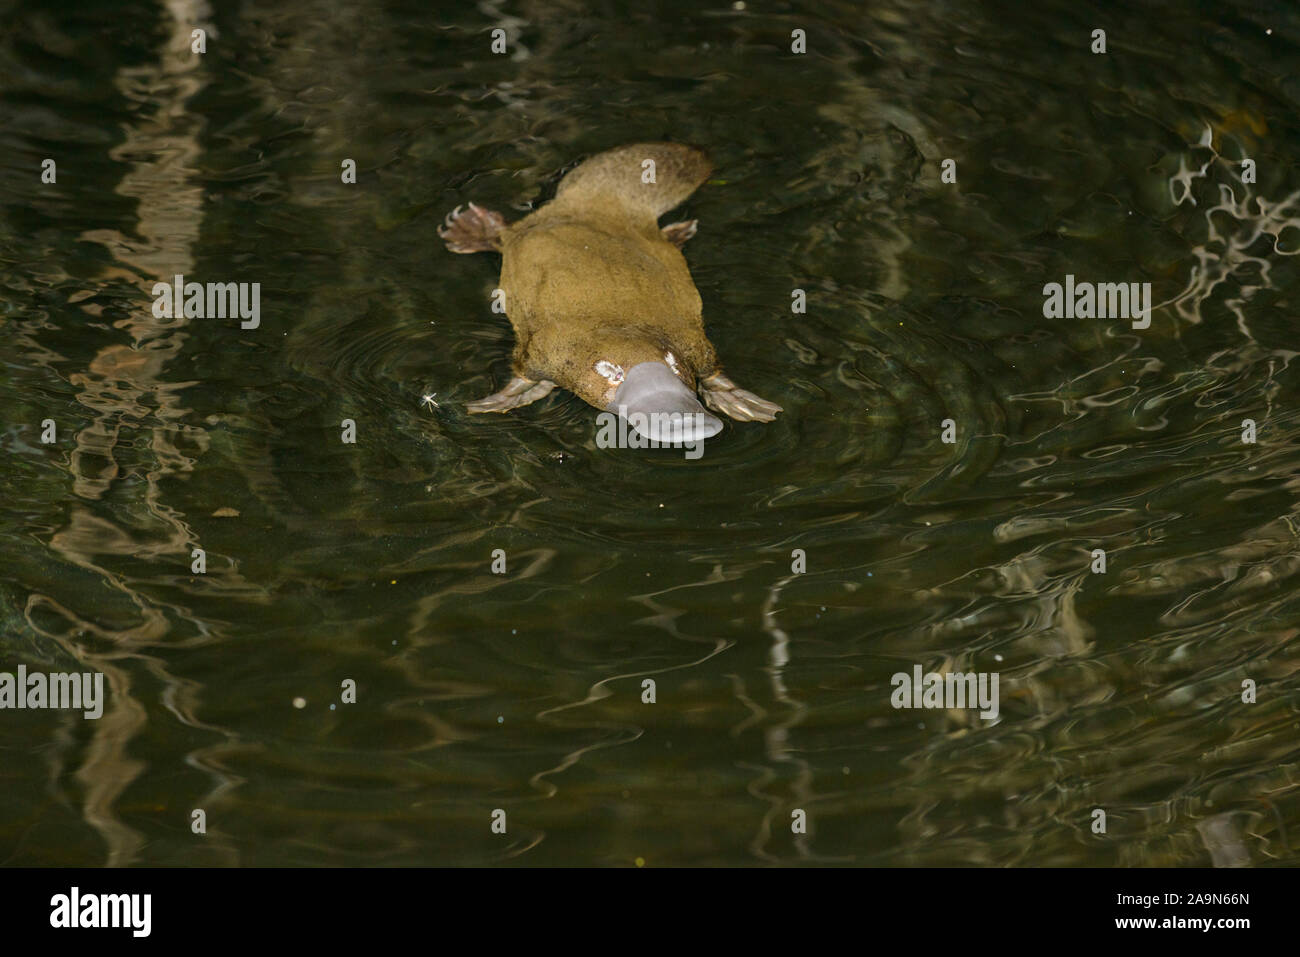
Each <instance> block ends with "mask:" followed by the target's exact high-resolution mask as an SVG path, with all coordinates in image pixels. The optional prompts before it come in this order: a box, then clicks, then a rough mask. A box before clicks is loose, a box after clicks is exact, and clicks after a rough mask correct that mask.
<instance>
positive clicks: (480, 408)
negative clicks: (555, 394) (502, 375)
mask: <svg viewBox="0 0 1300 957" xmlns="http://www.w3.org/2000/svg"><path fill="white" fill-rule="evenodd" d="M554 388H555V383H554V382H551V381H550V380H549V379H542V380H540V381H538V380H535V379H525V378H524V377H523V376H515V377H514V378H513V379H511V380H510V381H509V382H508V383H507V384H506V387H505V388H504V389H502V390H501V391H500V392H493V393H492V394H491V395H489V396H486V397H484V398H482V399H477V400H475V401H474V402H467V403H465V408H466V409H468V410H469V411H470V412H471V413H476V412H509V411H510V410H511V409H517V408H519V407H520V406H521V405H528V403H530V402H536V401H537V400H538V399H541V398H544V397H546V396H548V395H550V393H551V390H552V389H554Z"/></svg>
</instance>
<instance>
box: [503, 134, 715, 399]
mask: <svg viewBox="0 0 1300 957" xmlns="http://www.w3.org/2000/svg"><path fill="white" fill-rule="evenodd" d="M645 159H653V160H654V161H655V172H656V180H657V182H656V183H654V184H643V183H642V182H641V171H642V161H643V160H645ZM709 172H710V166H709V162H708V160H707V159H706V158H705V157H704V155H703V154H702V153H700V152H699V151H698V150H694V149H692V148H690V147H687V146H680V145H677V144H672V143H654V144H636V145H632V146H624V147H620V148H619V149H615V150H610V151H609V152H606V153H601V154H600V155H598V156H595V157H593V158H592V159H590V160H588V161H587V162H585V163H583V164H582V165H581V166H579V167H577V168H576V169H574V170H573V171H572V172H570V173H569V174H568V175H567V176H566V177H565V178H564V180H563V182H561V184H560V187H559V190H558V191H557V193H556V197H555V199H554V200H553V201H552V202H550V203H548V204H546V205H545V206H543V207H541V208H540V209H538V210H537V211H536V212H534V213H532V214H531V215H529V216H526V217H525V218H524V219H521V220H520V221H519V222H517V223H515V224H513V225H511V226H508V227H506V228H505V229H504V230H503V231H502V232H501V234H500V243H501V253H502V264H501V281H500V285H501V289H502V290H503V291H504V292H505V307H506V315H507V316H508V317H509V319H510V323H511V325H512V326H513V327H514V330H515V335H516V337H517V342H516V345H515V355H514V365H515V372H516V374H517V375H520V376H523V377H526V378H528V379H533V380H543V379H549V380H550V381H552V382H554V383H555V384H556V385H558V386H560V387H561V388H564V389H568V390H569V391H571V392H573V393H575V394H576V395H578V396H579V397H580V398H581V399H583V400H584V401H586V402H587V403H589V404H590V405H593V406H596V407H597V408H602V409H603V408H605V407H606V406H607V405H608V404H609V402H610V401H611V400H612V399H613V393H614V391H615V390H616V388H617V383H613V382H611V381H610V380H609V379H607V378H606V377H604V376H602V375H600V374H599V373H598V372H597V371H596V365H597V363H599V362H601V361H602V360H603V361H604V362H608V363H610V364H612V365H616V366H619V367H621V368H622V369H623V370H627V369H631V368H632V367H633V366H635V365H637V364H638V363H641V362H651V361H656V362H663V361H664V360H665V353H671V354H672V355H673V357H674V359H675V361H676V365H677V370H678V374H679V376H680V378H681V379H682V380H683V381H684V382H685V383H686V385H687V386H688V387H689V388H691V389H692V390H694V389H695V388H696V382H697V378H702V377H704V376H707V375H709V374H711V373H713V372H714V371H716V368H717V358H716V355H715V353H714V351H713V346H712V345H711V344H710V343H709V340H708V338H707V337H706V336H705V334H704V322H703V316H702V304H701V302H700V294H699V292H697V291H696V288H695V283H694V281H693V280H692V279H691V274H690V270H689V269H687V266H686V260H685V259H684V258H683V257H682V254H681V252H680V251H679V250H678V249H677V247H676V246H675V245H673V243H671V242H669V241H668V240H667V239H665V238H664V236H663V234H662V233H661V232H660V229H659V225H658V222H657V219H658V217H659V216H660V215H662V214H663V213H665V212H667V211H668V210H670V209H672V208H673V207H674V206H676V205H678V204H679V203H681V202H682V201H683V200H685V199H686V197H688V196H689V195H690V194H691V193H692V192H694V191H695V189H696V187H698V186H699V184H700V183H702V182H703V181H704V179H705V178H706V177H707V176H708V175H709Z"/></svg>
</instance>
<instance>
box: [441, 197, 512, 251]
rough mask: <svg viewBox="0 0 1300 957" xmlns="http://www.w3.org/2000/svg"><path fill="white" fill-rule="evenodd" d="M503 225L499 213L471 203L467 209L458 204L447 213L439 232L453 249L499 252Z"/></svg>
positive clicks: (503, 222)
mask: <svg viewBox="0 0 1300 957" xmlns="http://www.w3.org/2000/svg"><path fill="white" fill-rule="evenodd" d="M505 228H506V221H505V218H504V217H503V216H502V215H501V214H500V213H497V212H493V211H492V210H490V209H484V208H483V207H482V206H478V205H476V204H474V203H470V204H469V207H468V208H466V209H462V208H461V207H460V206H457V207H456V208H455V209H453V210H452V211H451V212H450V213H448V214H447V218H446V219H445V220H444V221H443V224H442V225H441V226H439V227H438V235H439V236H440V237H442V239H443V240H445V241H446V243H447V248H448V249H450V250H451V251H452V252H454V253H485V252H500V251H501V230H503V229H505Z"/></svg>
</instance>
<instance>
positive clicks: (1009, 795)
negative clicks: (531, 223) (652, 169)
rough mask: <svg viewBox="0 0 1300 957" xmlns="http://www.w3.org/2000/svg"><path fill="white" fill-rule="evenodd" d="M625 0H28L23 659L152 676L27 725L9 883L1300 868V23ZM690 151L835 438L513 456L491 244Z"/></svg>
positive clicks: (1223, 14)
mask: <svg viewBox="0 0 1300 957" xmlns="http://www.w3.org/2000/svg"><path fill="white" fill-rule="evenodd" d="M595 6H596V9H594V10H593V9H591V5H587V4H577V3H569V2H547V3H504V2H482V3H479V4H477V5H476V6H471V5H456V4H443V5H434V6H432V7H431V5H430V4H428V3H427V2H414V0H411V2H397V0H388V2H382V0H355V2H349V3H346V4H337V3H333V2H326V0H290V2H270V0H267V2H241V3H230V4H225V3H223V4H220V5H219V6H218V8H217V9H215V10H213V9H209V8H208V7H207V5H206V4H205V3H203V2H202V0H173V2H168V3H160V2H158V3H155V2H111V3H110V2H106V0H104V2H80V3H58V4H55V3H44V2H36V3H31V2H3V3H0V113H2V114H3V117H4V121H3V124H2V125H0V167H2V168H3V176H0V355H2V356H3V365H2V366H0V409H3V412H4V414H3V420H2V421H0V446H2V447H3V452H2V453H0V462H2V463H3V470H4V480H5V481H4V488H5V494H4V496H3V498H0V670H4V669H9V670H12V669H13V667H15V666H16V665H17V664H20V663H21V664H25V665H26V666H27V667H28V668H29V669H33V670H36V669H40V670H46V671H96V672H102V673H104V675H105V680H106V684H107V685H108V688H109V693H108V701H107V704H106V708H105V713H104V716H103V717H102V718H101V719H99V720H98V721H86V720H83V719H82V718H81V717H80V715H74V714H69V713H66V712H53V711H44V712H39V711H4V712H0V754H2V755H3V757H2V758H0V862H3V863H5V864H10V865H32V864H55V865H63V864H68V865H72V864H76V865H100V864H109V865H185V866H189V865H246V866H247V865H253V866H256V865H320V864H328V865H416V864H494V863H516V862H517V863H522V864H531V865H557V864H590V865H614V866H634V865H635V864H636V863H637V862H638V861H639V862H640V863H643V864H644V865H646V866H660V865H673V864H692V865H719V864H752V863H775V864H800V863H851V864H858V865H894V866H897V865H923V864H948V865H1083V866H1105V865H1139V866H1148V865H1202V866H1207V865H1209V864H1211V863H1229V862H1237V863H1241V862H1249V863H1253V864H1255V865H1260V866H1264V865H1279V864H1292V865H1294V864H1296V863H1300V852H1298V851H1297V849H1296V848H1297V845H1298V844H1300V748H1298V742H1300V714H1298V713H1297V701H1298V700H1300V698H1298V697H1297V691H1300V642H1298V641H1297V635H1298V634H1300V600H1298V599H1297V597H1296V594H1295V592H1293V591H1292V589H1293V588H1294V587H1295V584H1296V575H1297V573H1298V572H1300V550H1298V549H1297V544H1298V535H1300V533H1298V528H1300V516H1298V515H1297V508H1298V496H1300V411H1298V406H1297V402H1296V399H1297V387H1298V385H1300V382H1298V381H1297V376H1298V372H1297V369H1296V368H1293V367H1292V365H1291V362H1292V361H1293V360H1294V358H1295V357H1296V354H1297V352H1296V343H1297V341H1298V339H1297V334H1296V307H1295V302H1296V297H1297V295H1300V287H1298V281H1300V273H1298V272H1297V268H1296V266H1297V260H1296V259H1295V258H1294V255H1293V254H1294V253H1295V252H1296V251H1297V249H1300V231H1297V227H1300V166H1298V165H1297V162H1296V158H1295V157H1296V156H1297V148H1298V147H1300V128H1298V127H1297V117H1300V71H1297V63H1300V57H1298V50H1297V38H1298V37H1300V12H1297V11H1296V9H1295V8H1294V6H1293V5H1291V4H1287V3H1282V2H1276V3H1258V4H1256V3H1252V4H1232V3H1226V4H1225V3H1216V4H1208V3H1207V4H1191V3H1186V2H1176V3H1175V2H1171V3H1156V2H1144V3H1131V4H1125V5H1113V6H1112V5H1106V8H1105V9H1104V11H1103V10H1101V9H1099V8H1094V7H1093V5H1090V4H1079V3H1074V2H1066V0H1045V2H1041V3H1035V4H1032V5H1028V6H1026V5H1024V4H1021V3H1011V2H987V3H979V4H975V3H970V4H950V3H939V2H927V3H901V2H897V0H895V2H892V3H885V4H877V3H873V4H870V5H867V6H868V7H869V9H868V10H864V9H862V7H863V6H864V5H862V4H857V3H851V2H842V3H840V2H824V3H813V4H760V3H753V4H750V5H749V6H748V7H744V8H740V9H738V8H737V7H738V6H741V5H737V6H733V5H731V4H727V3H723V4H715V5H712V6H705V7H700V6H699V5H697V4H694V3H685V2H671V3H655V4H614V3H609V4H599V5H595ZM196 24H198V25H203V26H205V27H206V29H207V30H208V37H207V52H206V53H204V54H202V55H196V54H194V53H192V52H191V51H190V42H191V40H190V37H191V30H192V29H193V27H194V26H195V25H196ZM1099 27H1100V28H1104V29H1105V30H1106V31H1107V47H1108V49H1107V52H1106V53H1105V54H1094V53H1092V52H1090V49H1089V47H1090V45H1091V42H1092V41H1091V34H1092V31H1093V30H1094V29H1096V28H1099ZM495 28H500V29H503V30H505V31H506V34H507V36H508V38H509V40H510V48H509V49H510V52H509V53H508V54H507V55H503V56H497V55H493V54H492V53H491V52H490V43H491V36H490V31H491V30H493V29H495ZM796 29H801V30H804V31H806V35H807V44H808V52H807V53H806V54H803V55H799V54H795V53H792V52H791V49H790V43H791V40H790V36H791V31H793V30H796ZM1270 31H1271V32H1270ZM665 138H668V139H673V140H677V141H683V142H689V143H693V144H697V145H699V146H702V147H704V148H706V149H707V150H708V152H709V153H710V155H711V156H712V158H713V160H714V162H715V165H716V168H717V169H716V172H715V174H714V177H713V178H712V180H711V181H710V182H709V183H708V184H706V186H705V187H704V188H703V189H702V190H701V191H700V192H698V193H697V194H696V195H695V196H694V197H692V198H691V199H690V200H689V201H688V202H687V204H686V205H685V207H683V210H682V212H681V213H680V214H678V215H676V216H674V217H672V218H684V217H689V218H696V217H698V218H699V220H700V224H701V228H700V232H699V235H698V236H696V237H695V238H694V239H692V240H691V241H690V243H689V244H688V245H687V247H686V249H685V255H686V257H687V260H688V262H689V264H690V266H691V269H692V271H693V274H694V276H695V279H696V282H697V284H698V286H699V289H700V293H701V296H702V298H703V301H704V306H705V319H706V324H707V326H708V329H709V332H710V335H711V338H712V340H713V342H714V344H715V345H716V347H717V349H718V352H719V354H720V355H721V356H722V357H723V360H724V361H725V363H726V367H727V369H728V371H729V373H730V374H731V375H732V377H733V378H734V379H736V381H737V382H738V383H740V384H741V385H743V386H745V387H747V388H750V389H752V390H753V391H755V392H758V393H759V394H761V395H763V396H764V397H767V398H770V399H773V400H775V401H777V402H779V403H780V404H781V405H783V406H784V408H785V410H786V411H785V412H784V413H783V414H782V415H781V416H779V417H778V419H777V421H776V422H775V423H773V424H771V425H767V426H759V425H752V424H750V425H743V424H742V425H729V426H728V428H727V430H726V431H725V432H724V433H723V435H722V436H720V437H719V438H718V439H716V440H712V441H711V442H710V443H709V444H708V445H707V449H706V453H705V455H704V456H703V458H702V459H700V460H699V461H693V462H692V461H687V460H685V459H684V458H683V457H682V456H681V455H680V454H674V453H671V452H669V451H666V450H665V451H651V452H646V451H642V452H635V451H631V450H622V451H620V450H606V449H599V448H597V447H596V445H595V441H594V440H595V421H594V414H593V410H591V409H590V408H589V407H587V406H585V405H584V404H583V403H582V402H580V401H579V400H578V399H576V398H574V397H572V396H569V395H567V394H564V393H559V392H557V393H554V394H553V395H552V396H551V397H549V398H547V399H546V400H544V401H542V402H539V403H537V404H535V405H533V406H530V407H528V408H526V409H521V410H518V411H517V412H514V413H512V414H510V415H508V416H491V417H487V416H475V417H471V416H469V415H467V414H466V413H465V411H464V408H463V404H464V403H465V402H466V401H469V400H472V399H475V398H479V397H481V396H483V395H485V394H487V393H488V392H491V391H494V390H495V389H497V388H499V387H500V386H501V385H502V384H503V383H504V382H505V380H506V378H507V377H508V376H509V364H510V359H509V357H510V349H511V345H512V337H511V333H510V330H509V326H508V325H507V323H506V322H505V321H504V320H503V319H502V317H500V316H498V315H494V314H493V313H492V312H491V309H490V303H491V299H490V296H491V291H492V289H493V288H494V286H495V285H496V281H497V270H498V268H499V265H498V261H497V260H496V259H495V258H494V257H492V256H487V255H481V256H473V257H470V256H454V255H452V254H450V253H448V252H447V251H446V250H445V249H443V247H442V245H441V243H440V242H439V241H438V240H437V237H436V235H435V232H434V230H435V227H436V225H437V224H438V223H439V222H441V220H442V217H443V216H444V215H445V214H446V213H447V212H448V211H449V210H450V209H452V208H453V207H455V206H456V205H457V204H460V203H463V202H466V201H468V200H471V199H472V200H474V201H476V202H478V203H481V204H483V205H486V206H489V207H492V208H495V209H499V210H501V211H502V212H504V213H505V214H506V215H507V217H508V218H512V219H513V218H516V217H518V216H521V215H524V214H525V213H526V211H527V210H528V209H530V208H532V207H533V206H535V205H536V204H538V203H540V202H543V201H545V200H546V199H547V198H548V197H549V196H550V195H552V194H553V192H554V188H555V184H556V182H557V181H558V179H559V176H560V175H561V174H562V172H563V171H564V170H565V169H567V168H568V167H570V166H571V165H572V164H573V163H574V162H576V161H577V160H579V159H580V158H582V157H583V156H586V155H590V154H592V153H595V152H598V151H600V150H603V149H607V148H609V147H612V146H617V145H620V144H623V143H627V142H636V141H644V140H658V139H665ZM1245 157H1249V158H1252V159H1253V160H1254V161H1255V163H1256V166H1257V173H1256V177H1255V179H1256V181H1255V182H1253V183H1248V182H1243V167H1242V164H1241V162H1240V161H1241V160H1242V159H1243V158H1245ZM45 158H54V159H55V160H56V163H57V182H56V183H55V184H42V183H41V182H40V169H41V161H42V160H43V159H45ZM347 158H350V159H353V160H355V162H356V164H357V170H358V175H357V182H356V184H355V185H345V184H343V183H342V182H341V181H340V164H341V162H342V161H343V160H344V159H347ZM945 159H954V160H955V161H956V173H957V181H956V183H944V182H942V178H941V171H942V164H943V161H944V160H945ZM177 273H181V274H184V275H185V276H186V277H187V278H191V279H196V280H198V281H220V282H232V281H233V282H258V283H260V284H261V287H260V288H261V324H260V326H259V327H258V328H257V329H255V330H243V329H240V328H239V323H238V322H237V321H234V320H221V319H197V318H190V319H185V318H180V319H158V318H155V317H154V316H153V314H152V311H151V304H152V297H151V295H150V290H151V288H152V286H153V284H154V283H155V282H157V281H159V280H164V281H166V280H169V279H170V278H171V277H172V276H173V275H175V274H177ZM1067 274H1071V275H1074V276H1076V277H1078V278H1079V279H1081V280H1091V281H1098V282H1149V283H1151V286H1152V294H1153V296H1154V300H1155V302H1156V303H1157V304H1158V305H1157V308H1156V309H1155V310H1154V312H1153V314H1152V321H1151V325H1150V328H1148V329H1145V330H1135V329H1133V328H1132V327H1131V324H1130V323H1129V322H1127V321H1122V320H1113V319H1112V320H1101V319H1073V320H1063V319H1047V318H1044V315H1043V295H1042V289H1043V286H1044V284H1045V283H1048V282H1062V281H1064V277H1065V276H1066V275H1067ZM794 289H802V290H804V291H805V293H806V295H807V303H808V306H807V312H806V313H805V314H794V313H792V311H791V295H792V290H794ZM424 396H430V397H431V399H430V401H429V402H424V401H422V398H423V397H424ZM46 419H53V420H54V422H55V423H56V426H57V440H56V441H55V442H54V443H52V444H44V443H42V441H41V432H42V422H43V421H44V420H46ZM344 419H351V420H353V421H354V422H355V423H356V427H357V441H356V443H355V444H354V445H348V444H344V443H343V442H342V441H341V440H340V434H341V423H342V421H343V420H344ZM946 419H951V420H952V421H953V423H954V424H955V426H956V438H957V440H956V442H955V443H954V444H947V443H944V442H943V441H942V440H941V423H942V422H943V421H944V420H946ZM1246 419H1250V420H1253V422H1254V423H1256V428H1257V440H1256V441H1255V442H1254V443H1246V442H1243V441H1242V435H1243V424H1242V423H1243V420H1246ZM196 547H198V548H202V549H204V551H205V553H206V558H207V570H206V574H203V575H201V576H200V575H195V574H193V572H192V569H191V562H192V554H193V549H194V548H196ZM495 549H501V550H503V551H504V554H505V556H506V562H507V571H506V574H504V575H496V574H493V573H492V571H491V562H492V553H493V551H494V550H495ZM1095 549H1103V550H1104V551H1105V553H1106V570H1105V572H1104V573H1094V571H1093V570H1092V569H1093V565H1094V561H1095V559H1094V550H1095ZM796 550H802V555H803V556H804V560H805V561H806V570H805V571H802V572H801V573H799V572H796V571H794V570H793V567H792V566H793V564H794V562H795V561H796V555H795V553H796ZM914 665H921V666H922V667H923V668H924V669H925V670H926V671H981V672H997V673H998V674H999V675H1000V688H1001V713H1000V715H999V717H998V719H997V720H996V721H986V720H981V719H980V718H979V717H978V716H976V715H974V714H973V713H972V712H970V711H948V710H938V711H907V710H897V709H895V708H893V707H892V706H891V704H890V696H891V691H892V687H891V681H890V679H891V676H892V675H893V674H895V673H896V672H900V671H903V672H910V671H911V669H912V668H913V666H914ZM646 679H652V680H653V681H654V682H655V697H656V701H655V703H653V704H647V703H643V701H642V696H643V682H644V681H645V680H646ZM346 680H352V681H354V682H355V683H356V687H357V699H356V703H344V702H343V701H342V698H341V695H342V690H341V689H342V685H343V682H344V681H346ZM1246 680H1250V681H1253V682H1255V684H1256V686H1257V695H1258V700H1257V702H1256V703H1253V704H1245V703H1243V702H1242V700H1241V696H1242V687H1243V681H1246ZM295 699H299V700H297V705H301V706H296V705H295ZM1099 808H1100V809H1103V810H1105V812H1106V814H1107V829H1106V833H1104V834H1097V833H1094V832H1093V830H1092V824H1093V820H1094V816H1093V815H1094V811H1095V810H1096V809H1099ZM195 809H202V810H203V811H204V812H205V815H206V821H207V833H206V834H205V835H196V834H194V833H192V829H191V820H192V817H191V815H192V812H193V811H194V810H195ZM495 809H502V810H504V811H505V812H506V814H507V819H508V827H507V832H506V833H505V834H496V833H493V832H492V831H491V828H490V824H491V815H492V812H493V811H494V810H495ZM796 810H802V811H804V812H806V815H807V820H808V830H807V833H804V834H796V833H792V829H791V819H792V813H793V812H794V811H796Z"/></svg>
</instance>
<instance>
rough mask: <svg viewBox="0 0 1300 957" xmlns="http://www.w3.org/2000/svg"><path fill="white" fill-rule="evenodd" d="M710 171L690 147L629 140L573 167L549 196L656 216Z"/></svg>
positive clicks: (704, 159) (692, 189) (705, 160)
mask: <svg viewBox="0 0 1300 957" xmlns="http://www.w3.org/2000/svg"><path fill="white" fill-rule="evenodd" d="M647 161H650V162H647ZM651 163H653V166H652V165H651ZM711 172H713V164H711V163H710V162H709V159H708V157H707V156H705V155H704V154H703V153H701V152H700V151H699V150H697V149H695V148H694V147H691V146H683V145H681V144H680V143H633V144H632V145H630V146H620V147H618V148H617V149H612V150H606V151H605V152H604V153H597V154H596V155H595V156H593V157H592V158H591V159H589V160H586V161H585V162H583V163H582V164H580V165H579V166H577V167H576V168H574V169H573V170H572V171H571V172H570V173H569V174H568V175H567V176H565V177H564V179H563V180H561V181H560V188H559V189H557V190H556V191H555V198H556V199H557V200H560V199H563V200H565V201H567V202H572V201H577V202H580V203H586V202H608V203H609V204H611V205H614V204H618V205H622V206H625V207H628V208H631V209H632V210H633V211H635V212H637V213H642V212H644V213H645V214H646V215H647V216H650V217H651V218H652V219H655V220H658V218H659V217H660V216H662V215H663V214H664V213H666V212H668V210H670V209H672V208H673V207H674V206H678V205H680V204H681V203H682V202H683V201H684V200H685V199H686V197H687V196H690V195H691V193H693V192H695V190H696V189H698V188H699V185H700V184H701V183H703V182H704V181H705V180H706V179H707V178H708V176H709V173H711Z"/></svg>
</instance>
